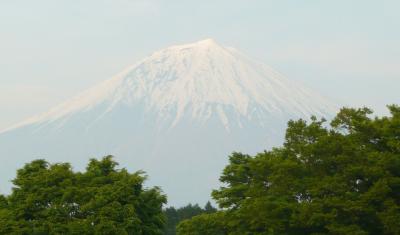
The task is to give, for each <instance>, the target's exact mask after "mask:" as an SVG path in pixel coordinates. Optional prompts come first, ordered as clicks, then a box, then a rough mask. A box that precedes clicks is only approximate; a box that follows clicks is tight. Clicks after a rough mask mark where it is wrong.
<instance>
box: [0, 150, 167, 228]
mask: <svg viewBox="0 0 400 235" xmlns="http://www.w3.org/2000/svg"><path fill="white" fill-rule="evenodd" d="M116 167H117V163H116V162H115V161H113V159H112V156H107V157H104V158H103V159H102V160H96V159H91V160H90V162H89V164H88V166H87V168H86V171H85V172H83V173H79V172H78V173H76V172H73V171H72V169H71V166H70V165H69V164H67V163H61V164H49V163H47V162H46V161H44V160H35V161H33V162H31V163H29V164H26V165H25V166H24V167H23V168H22V169H19V170H18V171H17V176H16V178H15V179H14V180H13V183H14V185H15V187H14V188H13V190H12V193H11V195H10V196H7V197H3V196H2V197H1V198H0V223H1V226H0V234H146V235H147V234H162V228H163V226H164V223H165V217H164V215H163V213H162V205H163V204H165V203H166V197H165V196H164V195H162V194H161V191H160V189H159V188H151V189H145V188H143V182H144V181H145V179H146V178H145V176H143V173H142V172H136V173H133V174H131V173H129V172H128V171H127V170H126V169H117V168H116Z"/></svg>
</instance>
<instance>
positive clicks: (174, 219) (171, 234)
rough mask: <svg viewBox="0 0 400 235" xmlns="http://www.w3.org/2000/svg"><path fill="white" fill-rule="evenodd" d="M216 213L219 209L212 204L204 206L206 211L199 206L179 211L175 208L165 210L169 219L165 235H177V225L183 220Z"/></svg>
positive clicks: (179, 209) (187, 207)
mask: <svg viewBox="0 0 400 235" xmlns="http://www.w3.org/2000/svg"><path fill="white" fill-rule="evenodd" d="M216 211H217V209H216V208H214V207H213V206H212V205H211V203H210V202H207V204H206V205H205V206H204V209H203V208H201V207H200V206H199V205H198V204H195V205H192V204H189V205H187V206H184V207H181V208H178V209H176V208H174V207H168V208H166V209H165V210H164V213H165V217H166V219H167V222H166V226H165V228H164V235H175V234H176V231H175V230H176V225H178V223H179V222H181V221H183V220H186V219H190V218H192V217H193V216H196V215H201V214H208V213H214V212H216Z"/></svg>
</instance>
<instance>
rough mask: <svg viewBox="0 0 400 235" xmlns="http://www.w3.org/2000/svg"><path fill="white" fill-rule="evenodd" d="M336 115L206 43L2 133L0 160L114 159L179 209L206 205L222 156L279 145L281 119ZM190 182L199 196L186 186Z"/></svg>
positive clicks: (304, 91) (158, 59) (274, 75)
mask: <svg viewBox="0 0 400 235" xmlns="http://www.w3.org/2000/svg"><path fill="white" fill-rule="evenodd" d="M336 109H337V108H336V106H335V105H334V104H332V103H331V102H329V101H328V100H326V99H325V98H324V97H322V96H320V95H319V94H317V93H316V92H314V91H312V90H310V89H308V88H306V87H304V86H302V85H300V84H297V83H295V82H293V81H290V80H288V79H286V78H285V77H284V76H282V75H281V74H279V73H278V72H276V71H274V70H273V69H272V68H270V67H268V66H266V65H264V64H262V63H259V62H257V61H254V60H253V59H251V58H249V57H247V56H245V55H243V54H242V53H240V52H239V51H237V50H236V49H233V48H229V47H223V46H221V45H219V44H218V43H216V42H215V41H214V40H212V39H206V40H202V41H199V42H195V43H191V44H185V45H178V46H172V47H169V48H166V49H164V50H161V51H158V52H155V53H153V54H152V55H150V56H149V57H147V58H145V59H143V60H142V61H140V62H138V63H136V64H134V65H133V66H131V67H129V68H127V69H125V70H124V71H123V72H121V73H119V74H117V75H116V76H114V77H113V78H111V79H110V80H107V81H104V82H102V83H100V84H99V85H97V86H95V87H93V88H91V89H89V90H87V91H84V92H83V93H81V94H79V95H77V96H76V97H74V98H72V99H71V100H69V101H66V102H65V103H63V104H61V105H59V106H58V107H55V108H53V109H51V110H50V111H49V112H47V113H44V114H42V115H38V116H36V117H33V118H31V119H28V120H26V121H24V122H22V123H19V124H17V125H15V126H13V127H10V128H8V129H6V130H3V131H2V132H0V149H3V152H0V153H1V154H8V156H13V157H14V156H15V157H17V158H18V159H19V162H18V164H21V163H22V162H26V161H29V160H31V159H32V158H34V157H36V156H42V157H46V158H48V159H51V160H54V161H62V160H64V161H72V162H73V163H75V164H78V165H83V164H85V162H86V160H83V159H87V158H88V157H93V156H98V157H99V156H101V155H104V154H114V155H116V156H118V157H119V159H118V160H120V161H121V162H122V163H123V164H124V165H134V166H136V168H135V169H137V168H142V169H144V170H146V171H147V172H148V173H149V175H150V176H151V183H154V184H160V185H161V186H162V187H163V188H164V189H165V191H166V192H167V193H168V194H169V195H170V199H171V200H170V201H171V202H172V204H183V203H186V202H187V201H193V202H196V201H205V200H207V199H208V198H209V192H210V189H211V188H215V187H216V186H217V179H218V175H219V173H220V170H221V169H222V167H223V166H224V165H225V164H226V162H227V155H228V154H229V153H230V152H232V151H236V150H239V151H250V152H251V153H254V152H256V151H261V150H262V149H265V148H268V147H271V146H273V145H276V144H277V143H281V142H282V139H283V134H284V129H285V125H286V122H287V121H288V120H289V119H293V118H309V117H310V116H311V115H317V116H320V117H322V116H323V117H330V116H332V115H333V114H334V113H335V112H336ZM21 147H22V148H21ZM71 156H74V157H71ZM9 164H11V165H10V166H12V167H14V169H13V170H15V165H16V164H14V163H12V162H10V163H9ZM12 167H11V169H12ZM192 169H198V172H196V170H192ZM209 170H213V172H209ZM166 175H167V176H169V177H170V178H168V177H167V178H166V177H165V176H166ZM7 178H10V175H7ZM188 180H190V182H188ZM193 183H198V184H199V185H200V186H199V188H198V189H197V190H200V191H196V190H194V189H192V188H190V187H189V186H190V185H192V186H193ZM176 184H181V185H182V186H179V187H178V186H176ZM181 191H185V192H184V193H183V192H181ZM185 200H186V201H185Z"/></svg>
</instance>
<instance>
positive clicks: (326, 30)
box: [0, 0, 400, 129]
mask: <svg viewBox="0 0 400 235" xmlns="http://www.w3.org/2000/svg"><path fill="white" fill-rule="evenodd" d="M399 7H400V3H399V2H398V1H372V0H371V1H360V0H356V1H351V2H349V1H330V2H328V1H319V2H315V1H296V3H293V1H285V0H284V1H265V0H262V1H261V0H260V1H252V4H249V2H248V1H226V0H221V1H179V0H171V1H163V0H136V1H128V0H113V1H111V0H103V1H94V0H92V1H84V2H79V3H78V2H73V1H57V2H55V1H50V0H41V1H31V2H22V1H2V2H1V3H0V38H1V42H2V43H1V44H0V51H1V53H0V112H1V113H2V115H1V117H0V129H3V128H5V127H7V126H9V125H11V124H15V123H17V122H19V121H21V120H23V119H25V118H26V117H29V116H31V115H34V114H37V113H41V112H43V111H46V110H48V109H49V108H50V107H52V106H54V105H56V104H58V103H60V102H62V101H64V100H66V99H67V98H69V97H71V96H73V95H75V94H76V93H78V92H79V91H81V90H83V89H86V88H88V87H91V86H93V85H94V84H97V83H98V82H100V81H103V80H105V79H107V78H108V77H110V76H112V75H114V74H115V73H117V72H119V71H120V70H121V69H123V68H124V67H126V66H127V65H130V64H133V63H134V62H136V61H138V60H139V59H140V58H143V57H145V56H147V55H149V54H150V53H151V52H153V51H156V50H158V49H160V48H165V47H167V46H170V45H175V44H182V43H187V42H192V41H197V40H200V39H203V38H209V37H211V38H214V39H216V40H217V41H218V42H220V43H222V44H223V45H230V46H233V47H235V48H238V49H240V50H242V51H244V52H246V54H249V55H251V56H252V57H255V58H257V59H259V60H261V61H263V62H265V63H266V64H269V65H271V66H272V67H274V68H276V69H277V70H278V71H279V72H281V73H283V74H284V75H286V77H288V78H290V79H293V80H297V81H300V82H302V83H305V84H306V85H308V86H309V87H311V88H314V89H316V90H318V91H320V92H321V93H323V94H325V95H327V96H328V97H331V98H333V99H334V100H337V101H338V102H340V103H345V104H349V105H367V106H370V107H372V108H374V109H376V110H377V111H379V112H380V113H384V105H385V104H388V103H399V101H400V97H399V95H398V88H399V87H400V79H399V77H400V67H399V66H398V64H399V63H400V47H399V46H398V41H399V40H400V31H398V30H397V29H398V28H399V26H400V25H399V24H400V15H399V14H398V13H397V9H399Z"/></svg>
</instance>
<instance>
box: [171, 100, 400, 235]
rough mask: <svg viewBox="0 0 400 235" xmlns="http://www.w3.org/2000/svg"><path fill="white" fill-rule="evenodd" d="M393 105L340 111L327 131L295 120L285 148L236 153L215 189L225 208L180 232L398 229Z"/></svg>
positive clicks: (320, 124)
mask: <svg viewBox="0 0 400 235" xmlns="http://www.w3.org/2000/svg"><path fill="white" fill-rule="evenodd" d="M389 110H390V112H391V116H389V117H381V118H378V117H375V118H371V114H372V111H371V110H369V109H367V108H362V109H349V108H343V109H342V110H341V111H340V112H339V113H338V114H337V116H336V118H335V119H334V120H333V121H332V122H331V125H330V126H331V127H330V128H329V127H328V126H327V125H326V123H325V122H326V121H325V120H317V119H316V118H315V117H312V119H311V122H310V123H307V122H306V121H304V120H298V121H290V122H289V123H288V128H287V131H286V137H285V143H284V145H283V147H280V148H275V149H273V150H271V151H265V152H263V153H259V154H257V155H256V156H249V155H246V154H242V153H233V154H232V155H231V156H230V163H229V165H228V166H227V167H226V168H225V169H224V171H223V174H222V176H221V178H220V180H221V181H222V182H223V183H224V185H226V186H224V187H221V188H220V189H219V190H215V191H214V192H213V193H212V196H213V198H214V199H215V200H216V201H217V203H218V204H219V206H220V207H221V208H222V209H223V210H222V211H220V212H217V213H214V214H209V215H207V216H203V215H200V216H199V217H193V218H192V219H191V220H187V221H184V222H182V223H180V224H179V225H178V234H218V233H216V232H215V231H219V232H220V234H244V235H246V234H296V235H301V234H360V235H361V234H393V235H395V234H400V107H399V106H394V105H392V106H389ZM217 218H218V219H217ZM207 231H214V233H208V232H207Z"/></svg>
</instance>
